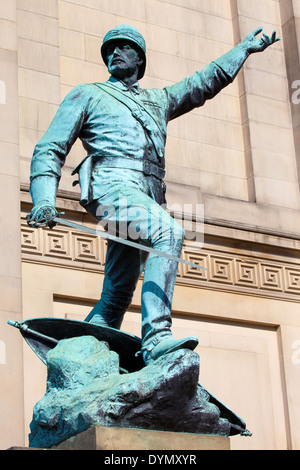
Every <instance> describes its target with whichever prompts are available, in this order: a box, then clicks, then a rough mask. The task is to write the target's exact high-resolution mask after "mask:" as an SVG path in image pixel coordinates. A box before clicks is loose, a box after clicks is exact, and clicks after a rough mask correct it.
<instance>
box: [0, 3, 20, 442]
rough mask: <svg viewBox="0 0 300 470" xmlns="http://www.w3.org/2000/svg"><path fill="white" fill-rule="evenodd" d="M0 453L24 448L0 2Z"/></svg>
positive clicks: (8, 26)
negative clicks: (14, 322) (11, 323)
mask: <svg viewBox="0 0 300 470" xmlns="http://www.w3.org/2000/svg"><path fill="white" fill-rule="evenodd" d="M0 64H1V65H0V149H1V157H0V158H1V170H0V182H1V198H0V214H1V231H0V259H1V263H0V325H1V326H0V384H1V385H0V387H1V402H0V422H1V426H0V443H1V444H0V447H1V448H2V449H6V448H8V447H10V446H12V445H22V444H23V443H24V429H23V428H24V418H23V358H22V338H21V336H20V335H19V334H16V331H14V329H13V328H11V327H10V326H8V325H7V320H9V319H13V320H17V321H20V320H21V317H22V313H21V312H22V300H21V299H22V293H21V243H20V201H19V194H20V169H19V144H18V63H17V28H16V0H10V1H9V2H7V1H5V0H1V1H0Z"/></svg>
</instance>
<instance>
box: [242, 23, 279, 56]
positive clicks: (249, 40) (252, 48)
mask: <svg viewBox="0 0 300 470" xmlns="http://www.w3.org/2000/svg"><path fill="white" fill-rule="evenodd" d="M262 30H263V28H262V27H260V28H257V29H256V30H255V31H253V32H252V33H250V34H248V36H247V37H246V38H245V39H244V41H243V42H242V44H243V46H244V47H245V48H246V49H247V51H248V52H249V54H251V53H254V52H262V51H264V50H265V49H266V48H267V47H269V46H271V45H272V44H274V43H275V42H277V41H280V38H278V37H276V31H273V33H272V36H270V37H269V36H267V35H266V34H263V35H262V36H261V37H260V38H259V37H257V35H258V34H259V33H261V32H262Z"/></svg>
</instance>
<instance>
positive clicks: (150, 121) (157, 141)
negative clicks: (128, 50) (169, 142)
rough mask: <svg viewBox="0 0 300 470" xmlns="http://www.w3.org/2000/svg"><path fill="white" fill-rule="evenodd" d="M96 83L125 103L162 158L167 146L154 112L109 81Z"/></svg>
mask: <svg viewBox="0 0 300 470" xmlns="http://www.w3.org/2000/svg"><path fill="white" fill-rule="evenodd" d="M94 85H96V86H97V87H98V88H100V89H101V90H103V91H105V92H106V93H108V94H109V95H111V96H112V97H113V98H115V99H116V100H117V101H119V102H120V103H122V104H124V105H125V106H126V107H127V108H128V109H129V110H130V111H131V114H132V116H133V117H134V118H135V119H136V120H137V121H138V122H139V123H140V124H141V126H142V127H143V129H144V130H145V131H146V132H147V134H148V135H149V138H150V139H151V141H152V143H153V146H154V148H155V150H156V152H157V154H158V156H159V157H160V158H162V157H163V156H164V147H165V139H164V134H163V132H162V130H161V129H160V127H159V125H158V123H157V121H156V119H155V118H154V117H153V116H152V114H151V113H150V112H149V111H148V110H147V109H146V108H145V107H144V106H143V105H142V104H141V103H140V102H139V101H137V100H135V99H134V98H133V97H131V96H128V95H125V94H124V93H123V92H122V91H121V90H118V89H116V88H115V87H113V86H111V85H109V84H108V83H95V84H94Z"/></svg>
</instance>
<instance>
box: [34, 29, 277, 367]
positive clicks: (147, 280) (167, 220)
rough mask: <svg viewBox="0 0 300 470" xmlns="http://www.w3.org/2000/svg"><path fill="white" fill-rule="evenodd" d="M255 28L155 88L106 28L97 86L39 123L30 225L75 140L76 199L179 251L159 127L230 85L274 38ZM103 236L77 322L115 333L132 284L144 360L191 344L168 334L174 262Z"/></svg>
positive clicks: (137, 42)
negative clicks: (91, 289) (138, 292)
mask: <svg viewBox="0 0 300 470" xmlns="http://www.w3.org/2000/svg"><path fill="white" fill-rule="evenodd" d="M261 32H262V28H258V29H257V30H255V31H254V32H253V33H251V34H249V35H248V36H247V37H246V39H245V40H244V41H243V42H242V43H241V44H239V45H238V46H236V47H235V48H233V49H232V50H230V51H229V52H228V53H226V54H225V55H223V56H222V57H220V58H219V59H217V60H216V61H214V62H212V63H211V64H209V65H207V66H206V67H204V69H203V70H202V71H201V72H195V73H194V74H193V75H191V76H189V77H187V78H184V79H183V80H182V81H181V82H179V83H177V84H174V85H171V86H167V87H165V88H163V89H142V88H140V86H139V83H138V80H139V79H141V78H142V77H143V75H144V73H145V68H146V45H145V41H144V38H143V37H142V36H141V34H140V33H139V32H138V31H137V30H136V29H135V28H133V27H131V26H128V25H121V26H118V27H117V28H115V29H113V30H111V31H109V32H108V33H107V34H106V36H105V38H104V41H103V44H102V47H101V53H102V57H103V60H104V62H105V64H106V65H107V68H108V71H109V73H110V75H111V76H110V78H109V80H108V81H107V82H105V83H90V84H82V85H79V86H77V87H75V88H74V89H73V90H72V91H71V92H70V93H69V94H68V95H67V96H66V98H65V99H64V100H63V102H62V104H61V106H60V108H59V109H58V111H57V113H56V115H55V117H54V119H53V121H52V123H51V125H50V127H49V129H48V130H47V132H46V133H45V135H44V136H43V137H42V139H41V140H40V141H39V142H38V144H37V145H36V147H35V150H34V154H33V158H32V163H31V176H30V179H31V185H30V192H31V196H32V200H33V204H34V207H33V209H32V211H31V213H30V214H29V215H28V223H29V224H31V225H33V226H38V225H40V224H48V225H49V226H51V220H52V219H53V218H54V217H55V216H56V215H57V212H56V209H55V199H56V192H57V187H58V183H59V180H60V177H61V167H62V165H63V164H64V162H65V158H66V156H67V154H68V153H69V151H70V149H71V147H72V145H73V144H74V142H75V141H76V139H77V138H79V139H80V140H81V141H82V144H83V147H84V149H85V151H86V153H87V156H86V157H85V159H84V160H83V161H82V162H81V163H80V165H79V166H78V167H77V168H76V169H75V170H74V172H73V173H74V174H76V173H78V174H79V183H80V186H81V204H82V205H83V207H85V208H86V210H87V211H88V212H89V213H90V214H92V215H93V216H94V217H95V218H96V219H98V220H101V221H103V222H105V223H106V224H107V226H108V230H109V229H110V227H112V226H114V227H116V230H117V233H118V234H119V235H121V236H127V237H129V238H135V239H137V240H138V241H139V243H141V244H145V245H147V246H150V247H153V248H155V249H156V250H160V251H163V252H165V253H169V254H171V255H174V256H176V257H180V253H181V250H182V244H183V240H184V231H183V229H182V227H181V226H180V225H179V224H178V223H177V222H176V221H175V220H174V219H173V218H172V217H171V216H170V215H169V214H168V213H167V212H166V211H165V209H164V208H163V205H164V203H165V185H164V182H163V178H164V175H165V171H164V167H165V154H164V149H165V142H166V135H167V124H168V122H169V121H170V120H172V119H175V118H177V117H179V116H181V115H183V114H184V113H187V112H189V111H191V110H192V109H194V108H195V107H199V106H202V105H203V104H204V103H205V101H206V100H208V99H211V98H213V97H214V96H215V95H216V94H217V93H218V92H220V91H221V90H222V89H223V88H224V87H226V86H227V85H228V84H230V83H231V82H232V81H233V80H234V78H235V77H236V75H237V73H238V72H239V70H240V69H241V67H242V65H243V64H244V62H245V60H246V59H247V58H248V57H249V55H250V54H252V53H255V52H261V51H263V50H265V49H266V48H267V47H268V46H270V45H271V44H273V43H275V42H276V41H278V40H279V38H277V37H276V32H275V31H274V33H273V34H272V36H271V37H268V36H267V35H265V34H263V35H262V36H261V37H258V35H259V33H261ZM147 256H148V255H147V254H145V253H144V252H142V251H140V250H137V249H134V248H131V247H127V246H124V245H121V244H119V243H117V242H115V241H109V242H108V249H107V257H106V265H105V279H104V285H103V290H102V295H101V298H100V300H99V302H98V303H97V304H96V306H95V307H94V308H93V310H92V311H91V313H90V314H89V316H88V317H87V318H86V321H88V322H92V323H95V324H99V325H106V326H110V327H113V328H117V329H119V328H120V326H121V322H122V319H123V316H124V313H125V312H126V310H127V309H128V307H129V305H130V303H131V300H132V295H133V293H134V290H135V288H136V284H137V281H138V279H139V276H140V274H141V272H142V271H143V269H144V279H143V288H142V354H143V359H144V362H145V364H149V363H150V362H152V361H153V360H155V359H157V358H158V357H160V356H161V355H163V354H165V353H167V352H171V351H175V350H177V349H181V348H188V349H191V350H193V349H194V348H195V347H196V345H197V344H198V340H197V338H195V337H188V338H184V339H182V340H176V339H174V338H173V336H172V333H171V304H172V297H173V290H174V285H175V280H176V273H177V267H178V263H177V262H176V261H174V260H170V259H165V258H162V257H160V256H158V255H157V254H150V256H149V257H148V258H147Z"/></svg>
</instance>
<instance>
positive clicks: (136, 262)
mask: <svg viewBox="0 0 300 470" xmlns="http://www.w3.org/2000/svg"><path fill="white" fill-rule="evenodd" d="M120 193H122V196H125V197H126V203H127V206H126V208H125V209H126V210H125V212H124V207H123V208H122V210H121V209H120V206H119V205H118V206H117V205H116V203H118V201H119V197H120ZM114 197H115V199H114ZM108 200H109V202H110V204H112V205H113V207H117V210H116V211H112V212H111V213H112V214H113V217H115V218H116V221H117V222H118V223H119V224H120V222H122V223H124V220H125V219H127V224H128V226H127V228H128V234H131V236H132V235H133V234H134V228H137V227H138V233H139V239H140V241H141V242H142V243H145V244H147V245H148V246H152V247H153V248H154V249H157V250H160V251H163V252H165V253H168V254H170V255H173V256H176V257H180V254H181V249H182V244H183V239H184V231H183V229H182V227H181V226H180V225H179V224H178V223H177V222H175V221H174V219H173V218H172V217H170V215H169V214H168V213H167V212H166V211H165V210H164V209H163V208H161V207H160V206H159V205H158V204H156V203H155V202H154V201H153V200H152V199H151V198H150V197H148V196H147V195H145V194H144V193H142V192H141V191H135V190H133V189H132V188H130V190H126V189H124V188H123V187H122V188H119V190H118V193H117V195H116V196H115V195H114V193H113V190H112V191H111V192H110V193H109V194H108V195H107V198H106V199H105V202H106V203H107V201H108ZM100 202H101V201H99V202H98V204H99V203H100ZM102 204H103V200H102ZM95 205H96V203H95V204H94V206H93V207H91V208H90V211H91V213H96V212H97V211H96V207H95ZM133 208H134V209H135V211H133V210H132V209H133ZM103 213H104V211H103ZM129 214H130V216H129ZM130 217H131V218H130ZM105 220H107V219H105ZM135 241H137V240H135ZM132 250H134V251H132ZM144 261H145V256H144V257H142V258H141V254H140V251H139V250H135V249H130V250H128V249H125V248H124V245H120V244H118V243H109V247H108V253H107V265H106V270H105V280H104V286H103V292H102V295H101V299H100V301H99V303H98V304H97V305H96V306H95V309H93V311H92V312H91V314H90V315H89V317H88V318H87V320H88V319H89V318H91V315H92V314H96V313H99V314H100V315H101V317H102V318H103V320H104V323H106V324H107V325H109V326H114V327H119V326H120V324H121V321H122V320H121V319H122V318H123V315H124V313H125V311H126V310H127V308H128V306H129V304H130V302H131V299H132V295H133V292H134V289H135V287H136V283H137V280H138V278H139V275H140V273H141V269H142V268H143V264H144ZM177 268H178V263H177V262H176V261H171V260H169V259H165V258H163V257H161V256H158V255H154V254H151V255H150V256H149V258H148V260H147V262H146V265H145V272H144V280H143V288H142V300H141V305H142V341H143V348H144V349H151V348H152V347H153V345H154V344H155V343H157V342H159V341H160V339H161V338H163V337H165V336H170V335H171V330H170V328H171V323H172V321H171V305H172V298H173V290H174V285H175V280H176V274H177Z"/></svg>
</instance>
